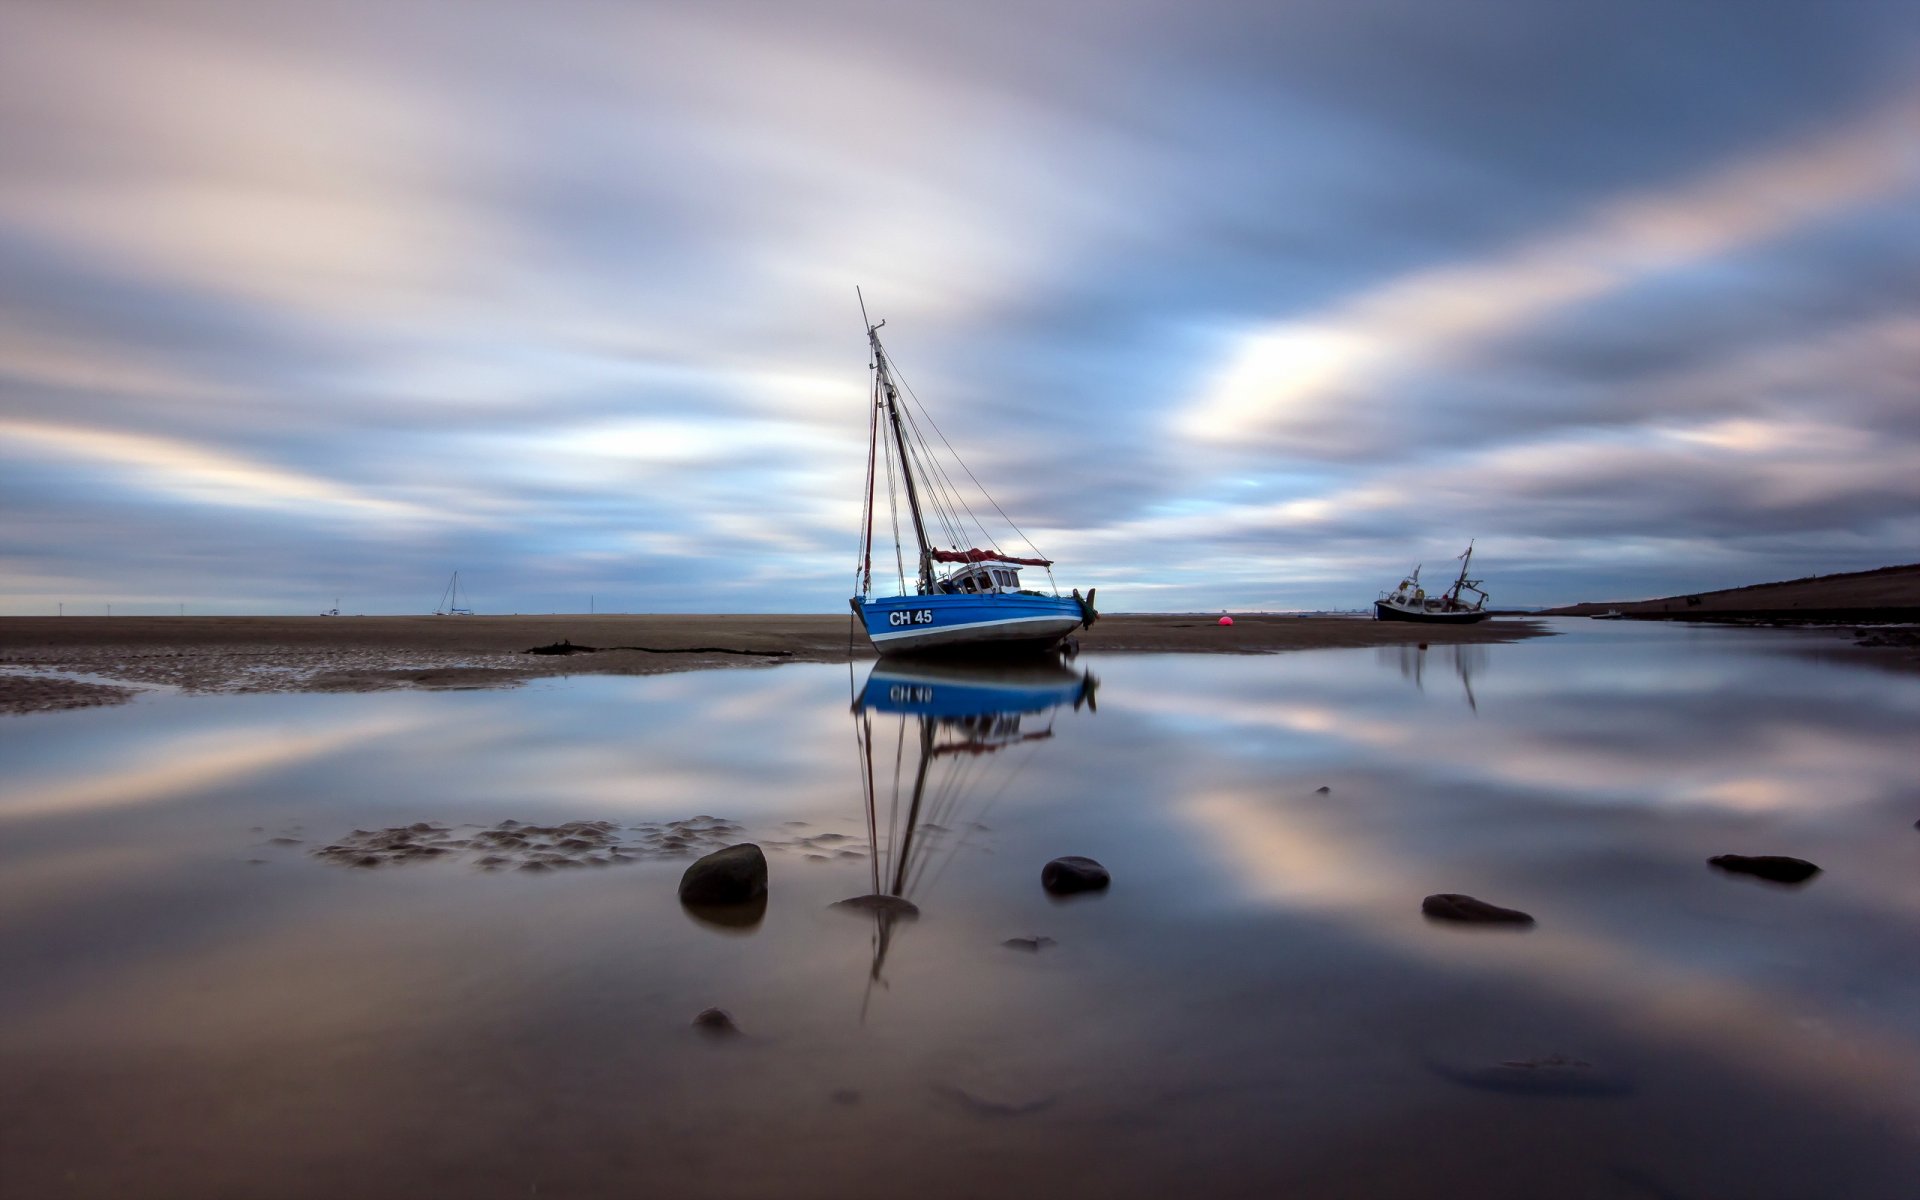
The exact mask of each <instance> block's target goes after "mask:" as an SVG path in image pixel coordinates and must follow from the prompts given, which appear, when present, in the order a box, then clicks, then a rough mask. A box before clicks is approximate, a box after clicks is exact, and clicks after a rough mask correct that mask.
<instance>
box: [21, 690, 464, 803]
mask: <svg viewBox="0 0 1920 1200" xmlns="http://www.w3.org/2000/svg"><path fill="white" fill-rule="evenodd" d="M428 724H429V722H428V721H426V720H425V719H424V718H422V717H420V716H418V715H391V716H383V717H379V718H376V719H364V718H363V719H351V720H346V721H342V722H339V723H337V724H335V725H334V726H333V727H332V728H330V729H323V730H321V731H319V732H314V733H294V732H290V731H287V730H284V729H275V728H270V727H256V728H253V729H249V730H244V731H241V732H238V733H236V732H235V731H233V730H229V729H223V730H217V731H214V732H209V733H192V734H185V735H181V736H176V737H171V738H165V739H154V740H149V741H147V742H145V743H143V744H142V745H140V746H139V747H138V748H137V749H136V750H135V752H134V753H133V754H131V755H129V756H126V758H125V759H124V760H123V761H122V762H121V763H119V764H116V765H112V766H108V767H105V768H102V769H99V770H95V771H91V772H86V773H80V774H78V775H75V774H74V773H73V772H71V771H61V772H59V773H58V774H59V777H60V778H59V781H58V782H54V781H50V780H47V779H37V778H33V777H27V778H20V777H17V776H16V777H15V779H14V780H13V782H12V785H11V786H9V787H7V788H6V790H4V791H0V820H6V819H17V818H28V817H45V816H54V815H63V814H73V813H80V812H87V811H99V810H104V809H115V808H132V807H136V806H138V805H143V804H154V803H158V802H161V801H165V800H172V799H176V798H178V797H181V796H186V795H190V794H192V793H195V792H201V791H205V790H207V789H210V788H214V787H218V786H221V785H224V784H231V783H237V782H240V781H242V780H245V779H248V778H252V777H255V776H259V775H264V774H267V773H270V772H273V771H279V770H285V769H287V768H289V767H292V766H295V765H297V764H299V763H302V762H307V761H311V760H314V759H318V758H323V757H325V756H327V755H329V754H333V753H336V752H338V751H342V750H346V749H349V748H354V747H359V746H363V745H364V744H366V743H367V742H370V741H374V740H379V739H385V738H393V737H398V736H401V735H403V734H409V733H417V732H419V731H421V730H422V729H423V728H424V727H425V726H426V725H428Z"/></svg>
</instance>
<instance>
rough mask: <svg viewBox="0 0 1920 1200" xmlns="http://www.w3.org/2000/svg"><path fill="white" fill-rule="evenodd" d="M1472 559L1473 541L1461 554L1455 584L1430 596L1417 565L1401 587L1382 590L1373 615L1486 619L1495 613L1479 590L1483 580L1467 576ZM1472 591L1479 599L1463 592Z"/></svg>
mask: <svg viewBox="0 0 1920 1200" xmlns="http://www.w3.org/2000/svg"><path fill="white" fill-rule="evenodd" d="M1472 562H1473V543H1472V542H1468V543H1467V551H1466V553H1465V554H1462V555H1461V556H1460V575H1459V577H1458V578H1456V579H1455V580H1454V581H1453V586H1452V587H1449V588H1448V589H1447V590H1445V591H1443V592H1436V593H1435V594H1433V595H1431V596H1429V595H1427V592H1426V589H1425V588H1423V587H1421V586H1420V568H1419V567H1415V568H1414V569H1413V574H1412V575H1409V576H1408V577H1407V578H1405V579H1402V580H1401V581H1400V586H1399V587H1397V588H1395V589H1394V590H1393V591H1391V592H1383V593H1381V596H1380V598H1379V599H1378V600H1375V601H1374V602H1373V615H1374V618H1375V619H1376V620H1381V621H1424V622H1426V623H1428V624H1430V625H1471V624H1473V623H1474V622H1475V621H1484V620H1486V619H1487V618H1488V617H1490V616H1492V615H1493V614H1492V613H1489V612H1488V611H1487V598H1488V597H1487V594H1486V593H1485V592H1483V591H1481V590H1480V582H1481V581H1480V580H1478V579H1468V578H1467V566H1468V564H1470V563H1472ZM1463 592H1472V593H1473V594H1474V595H1475V596H1477V597H1479V599H1477V600H1474V601H1473V602H1472V603H1468V602H1467V600H1466V599H1464V598H1463V597H1462V595H1461V593H1463Z"/></svg>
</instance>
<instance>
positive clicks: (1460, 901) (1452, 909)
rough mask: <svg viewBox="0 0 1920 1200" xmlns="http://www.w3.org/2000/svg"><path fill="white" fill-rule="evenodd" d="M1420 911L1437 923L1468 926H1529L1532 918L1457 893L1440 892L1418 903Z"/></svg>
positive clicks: (1517, 911) (1512, 909)
mask: <svg viewBox="0 0 1920 1200" xmlns="http://www.w3.org/2000/svg"><path fill="white" fill-rule="evenodd" d="M1420 911H1421V912H1423V913H1425V914H1426V915H1427V916H1429V917H1431V918H1433V919H1434V920H1437V921H1458V922H1461V923H1462V924H1469V925H1531V924H1533V917H1532V916H1531V915H1530V914H1528V913H1523V912H1521V911H1520V910H1519V909H1517V908H1501V907H1500V906H1499V905H1497V904H1488V903H1487V902H1486V901H1485V900H1479V899H1476V898H1474V897H1472V896H1463V895H1461V894H1460V893H1458V892H1440V893H1438V894H1436V895H1432V896H1428V897H1427V898H1426V899H1425V900H1422V901H1421V902H1420Z"/></svg>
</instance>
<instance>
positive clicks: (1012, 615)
mask: <svg viewBox="0 0 1920 1200" xmlns="http://www.w3.org/2000/svg"><path fill="white" fill-rule="evenodd" d="M853 604H854V607H855V608H856V609H857V610H859V613H860V618H861V620H862V621H863V622H864V623H865V625H866V627H867V637H868V639H870V640H871V641H872V642H873V648H874V649H875V650H877V651H879V652H880V654H881V655H882V656H883V657H891V656H893V655H896V654H988V655H1000V654H1020V653H1029V652H1038V651H1044V650H1049V649H1051V648H1053V647H1054V646H1057V645H1059V644H1060V642H1061V641H1062V640H1063V639H1064V638H1065V637H1066V636H1067V635H1068V634H1070V633H1072V632H1073V631H1074V630H1075V629H1077V628H1078V627H1079V625H1080V620H1081V612H1080V602H1079V601H1078V600H1075V599H1073V598H1072V597H1068V596H1023V595H1018V594H1001V595H984V596H976V595H965V594H958V595H946V594H933V595H926V596H885V597H881V598H878V599H873V600H861V599H855V600H854V602H853Z"/></svg>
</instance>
